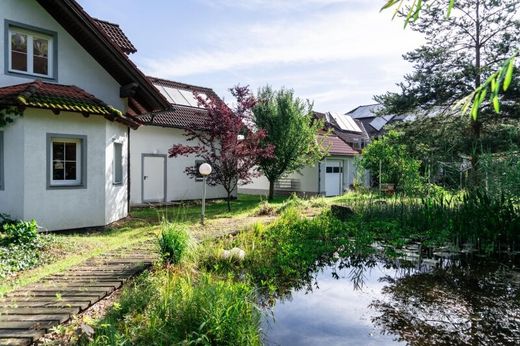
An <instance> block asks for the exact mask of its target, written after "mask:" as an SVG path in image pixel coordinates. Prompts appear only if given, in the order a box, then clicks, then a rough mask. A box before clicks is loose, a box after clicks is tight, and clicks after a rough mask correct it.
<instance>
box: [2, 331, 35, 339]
mask: <svg viewBox="0 0 520 346" xmlns="http://www.w3.org/2000/svg"><path fill="white" fill-rule="evenodd" d="M43 334H45V331H44V330H35V329H0V338H30V339H32V340H35V339H38V338H41V337H42V336H43Z"/></svg>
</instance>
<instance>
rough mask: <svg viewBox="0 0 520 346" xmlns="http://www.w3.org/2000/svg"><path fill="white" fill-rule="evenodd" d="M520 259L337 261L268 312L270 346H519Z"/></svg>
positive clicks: (265, 329)
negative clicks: (519, 262)
mask: <svg viewBox="0 0 520 346" xmlns="http://www.w3.org/2000/svg"><path fill="white" fill-rule="evenodd" d="M441 256H443V254H441ZM517 260H518V258H517V259H515V260H512V259H511V258H507V259H505V260H501V261H492V260H490V259H489V258H485V257H477V256H469V255H466V256H459V257H453V256H451V255H450V256H448V257H445V256H444V257H439V256H436V257H433V256H432V258H427V259H422V258H419V256H416V255H415V254H414V252H413V251H410V252H408V253H407V255H406V256H402V257H401V258H396V259H393V260H390V259H387V258H385V257H384V256H382V255H371V256H358V257H349V258H343V259H340V258H337V259H336V261H335V262H333V263H332V264H330V263H329V264H326V265H322V266H321V267H319V269H317V270H315V271H314V272H312V273H311V275H310V279H309V276H307V279H306V282H305V283H302V285H300V286H301V287H296V288H293V289H292V290H290V293H287V294H285V295H284V296H282V297H278V298H277V299H276V300H275V301H274V302H272V304H270V306H269V307H268V308H266V313H265V314H264V318H263V321H262V329H263V334H264V337H263V338H264V343H265V344H266V345H327V346H333V345H401V344H402V345H407V344H411V345H487V344H495V345H520V272H519V271H518V261H517Z"/></svg>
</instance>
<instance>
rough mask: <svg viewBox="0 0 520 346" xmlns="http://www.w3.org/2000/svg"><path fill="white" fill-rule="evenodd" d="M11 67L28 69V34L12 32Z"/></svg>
mask: <svg viewBox="0 0 520 346" xmlns="http://www.w3.org/2000/svg"><path fill="white" fill-rule="evenodd" d="M11 68H12V69H13V70H18V71H27V35H23V34H19V33H17V32H13V33H12V34H11Z"/></svg>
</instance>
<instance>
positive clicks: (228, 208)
mask: <svg viewBox="0 0 520 346" xmlns="http://www.w3.org/2000/svg"><path fill="white" fill-rule="evenodd" d="M227 211H228V212H229V211H231V192H229V191H227Z"/></svg>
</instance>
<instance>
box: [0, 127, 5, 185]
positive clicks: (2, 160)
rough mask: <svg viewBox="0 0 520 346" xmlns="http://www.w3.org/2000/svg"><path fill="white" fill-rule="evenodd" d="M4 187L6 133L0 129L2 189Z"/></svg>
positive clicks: (0, 175) (0, 177)
mask: <svg viewBox="0 0 520 346" xmlns="http://www.w3.org/2000/svg"><path fill="white" fill-rule="evenodd" d="M3 189H4V133H3V132H2V131H0V190H3Z"/></svg>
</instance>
